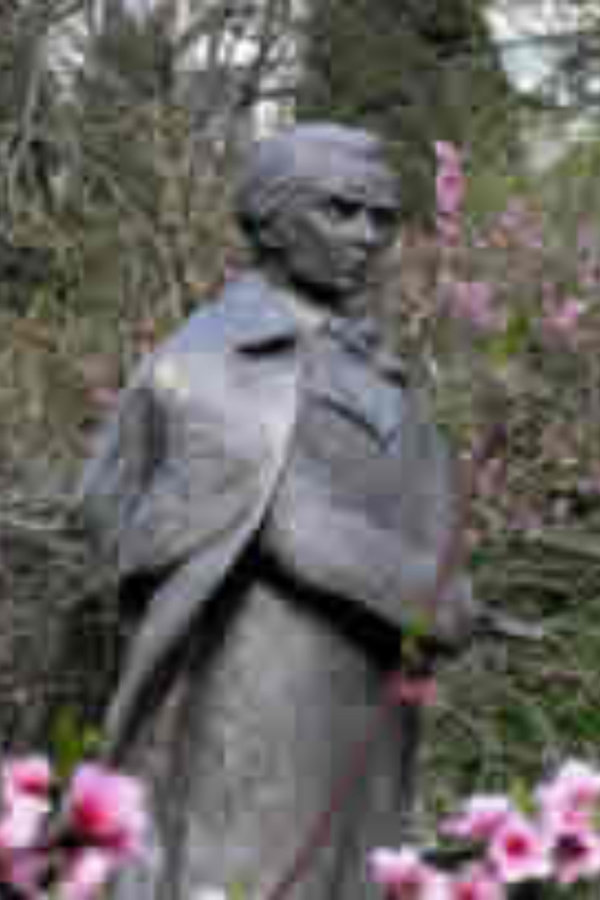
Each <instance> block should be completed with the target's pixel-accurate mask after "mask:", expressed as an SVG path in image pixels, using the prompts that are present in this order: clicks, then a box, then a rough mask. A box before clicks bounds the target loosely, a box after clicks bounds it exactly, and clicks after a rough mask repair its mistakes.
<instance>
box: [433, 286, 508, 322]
mask: <svg viewBox="0 0 600 900" xmlns="http://www.w3.org/2000/svg"><path fill="white" fill-rule="evenodd" d="M443 296H444V298H445V300H446V303H447V305H448V310H449V312H450V315H452V316H453V317H454V318H456V319H464V320H465V321H467V322H470V323H471V324H472V325H474V326H475V327H476V328H478V329H480V330H481V331H493V330H496V329H498V328H501V327H502V326H503V325H504V317H503V316H502V315H501V314H500V313H499V311H498V310H497V309H496V307H495V304H494V287H493V285H492V284H491V283H490V282H489V281H452V282H448V284H447V285H445V286H444V290H443Z"/></svg>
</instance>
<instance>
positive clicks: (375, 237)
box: [355, 210, 380, 248]
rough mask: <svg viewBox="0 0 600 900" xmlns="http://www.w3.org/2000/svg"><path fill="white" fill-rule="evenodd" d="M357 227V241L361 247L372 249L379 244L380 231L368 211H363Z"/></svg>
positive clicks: (357, 219) (357, 218)
mask: <svg viewBox="0 0 600 900" xmlns="http://www.w3.org/2000/svg"><path fill="white" fill-rule="evenodd" d="M355 226H356V239H357V242H358V243H360V244H361V246H363V247H366V248H371V247H376V246H377V245H378V244H379V240H380V236H379V229H378V228H377V224H376V223H375V222H374V221H373V217H372V216H371V215H369V212H368V210H362V211H361V213H360V215H357V217H356V222H355Z"/></svg>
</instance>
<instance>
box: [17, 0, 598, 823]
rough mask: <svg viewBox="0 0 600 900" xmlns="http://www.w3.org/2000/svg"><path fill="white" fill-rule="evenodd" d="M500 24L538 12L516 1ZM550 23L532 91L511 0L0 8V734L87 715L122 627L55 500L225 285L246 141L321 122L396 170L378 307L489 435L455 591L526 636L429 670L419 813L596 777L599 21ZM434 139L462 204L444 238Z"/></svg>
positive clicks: (66, 495) (22, 733)
mask: <svg viewBox="0 0 600 900" xmlns="http://www.w3.org/2000/svg"><path fill="white" fill-rule="evenodd" d="M518 5H519V10H520V11H521V12H522V11H523V9H524V8H525V7H526V6H531V7H532V8H533V16H532V19H531V21H533V22H535V21H537V20H536V13H535V4H533V0H532V2H530V3H520V4H518ZM558 5H559V6H560V7H561V8H563V9H567V12H572V11H573V9H574V7H575V6H577V7H578V9H579V13H580V16H579V18H578V19H577V26H576V27H572V26H571V25H569V26H568V27H567V26H565V25H562V24H561V23H562V22H563V19H562V18H561V17H560V16H559V13H558V12H555V13H554V19H553V20H552V22H554V25H555V28H554V31H553V32H552V35H553V36H552V41H550V43H548V41H547V40H546V39H545V38H544V40H541V39H540V38H539V35H538V36H535V35H534V36H533V37H532V38H531V40H530V41H529V44H528V46H529V51H528V53H529V56H527V54H526V56H525V59H526V63H527V65H529V66H530V67H531V65H532V60H533V61H535V60H536V59H538V58H539V59H542V57H543V60H544V61H545V63H544V66H542V75H541V76H539V77H537V80H536V78H532V77H529V78H528V79H527V78H526V79H524V80H525V81H527V84H526V85H525V86H523V84H522V83H521V81H522V80H523V79H521V80H520V79H519V78H518V77H516V76H515V71H516V70H515V62H514V60H515V58H516V56H518V54H519V53H521V54H522V52H523V46H521V44H520V43H519V42H514V41H512V40H510V41H509V40H507V42H505V43H503V42H502V40H500V39H499V38H498V35H497V33H494V32H492V31H491V29H490V24H489V22H490V19H489V15H488V13H489V12H490V9H491V8H492V7H494V9H496V8H497V9H500V8H501V7H505V6H509V7H510V4H508V0H504V2H502V0H497V2H496V3H495V4H491V3H485V2H483V0H480V2H475V0H406V2H402V3H399V2H398V0H368V2H367V0H305V2H303V3H300V4H299V3H297V2H294V0H254V2H252V0H219V2H217V0H195V2H194V0H188V2H186V3H183V2H180V0H179V2H178V0H155V2H150V0H148V2H145V3H144V2H141V0H140V2H138V3H135V2H134V0H127V2H125V0H104V2H100V0H96V2H95V0H47V2H45V3H44V4H40V3H38V2H35V0H7V2H4V3H3V4H2V6H1V7H0V71H1V78H0V101H1V102H0V367H1V371H2V377H1V380H0V430H1V434H0V485H1V486H2V491H1V494H0V602H1V604H2V611H3V616H4V618H3V625H4V627H3V638H2V642H0V684H1V685H2V687H3V689H4V694H3V696H4V699H5V702H4V704H3V708H2V710H1V711H0V733H1V734H2V736H3V739H4V741H5V742H6V743H12V744H15V743H19V742H20V743H23V742H27V741H30V740H31V739H32V736H33V735H38V736H39V723H40V721H44V722H46V721H47V716H46V711H47V710H48V709H49V708H57V707H61V706H62V707H64V706H65V705H69V704H73V705H75V706H77V707H78V708H81V709H82V710H83V712H84V714H85V715H87V716H89V717H90V718H92V719H97V718H98V716H99V714H100V710H101V707H102V704H103V702H104V699H105V697H106V693H107V691H108V690H109V686H110V684H111V682H112V679H113V678H114V673H115V670H116V668H117V666H118V646H119V642H118V640H117V632H118V631H119V623H118V614H117V605H116V598H115V597H114V596H113V594H114V592H112V591H111V590H110V589H109V588H108V587H107V586H106V584H107V581H106V579H105V573H102V572H100V571H98V569H97V564H96V561H95V560H93V558H91V557H90V552H89V550H88V548H87V547H86V546H85V543H84V542H83V541H82V539H81V536H80V535H79V534H78V532H77V528H76V525H75V524H74V523H73V519H72V516H71V512H72V510H71V500H70V490H71V488H72V485H73V480H74V478H75V477H76V475H77V472H78V471H79V468H80V465H81V460H82V458H83V457H84V456H85V454H86V452H87V450H88V447H89V442H90V439H91V438H92V436H93V434H94V432H95V430H96V428H97V427H98V424H99V422H100V421H102V419H103V418H104V416H105V415H106V414H107V413H108V411H109V410H110V408H111V406H112V405H113V404H114V402H115V399H116V396H117V394H118V390H119V388H120V386H121V385H122V384H123V382H124V380H125V379H126V377H127V375H128V373H129V372H130V371H131V368H132V366H133V365H134V364H135V362H136V360H137V359H138V358H139V357H140V356H141V355H143V354H144V353H146V352H148V351H149V350H151V349H152V347H153V346H154V344H155V343H156V342H157V341H158V340H160V339H161V338H162V337H163V336H164V335H166V334H167V333H168V332H169V331H170V330H171V329H172V328H173V327H174V326H175V325H176V324H177V323H178V322H179V321H181V319H182V318H183V317H184V316H185V315H186V314H188V313H189V312H190V311H191V310H192V309H193V308H195V307H196V306H197V305H199V304H201V303H203V302H207V301H208V300H209V299H210V298H211V297H212V296H214V294H215V293H216V291H217V289H218V287H219V285H220V284H221V283H222V282H223V280H224V279H225V278H227V277H229V276H230V274H231V273H232V272H234V271H236V270H237V269H238V268H239V267H241V266H243V265H244V264H245V258H244V249H243V247H242V246H241V244H240V241H239V238H238V235H237V232H236V229H235V227H234V225H233V223H232V219H231V213H230V203H229V201H230V195H231V187H232V184H233V181H234V177H235V171H236V170H237V166H238V164H239V161H240V158H241V157H242V156H243V153H244V151H245V149H246V147H247V146H248V144H249V142H251V141H252V140H253V139H254V138H255V137H256V136H258V135H260V134H263V133H265V132H268V131H269V130H271V129H273V128H274V127H276V126H277V125H280V124H286V123H288V122H290V121H294V120H295V119H298V118H300V119H305V118H315V117H319V118H333V119H337V120H340V121H343V122H347V123H355V124H360V125H365V126H367V127H371V128H375V129H376V130H378V131H380V132H381V133H382V134H384V135H385V137H386V138H387V140H388V141H389V144H390V148H391V154H392V158H393V160H394V162H395V164H396V165H397V166H398V168H399V169H400V171H401V172H402V173H403V174H404V176H405V184H406V199H407V205H406V216H405V223H404V231H403V237H402V241H401V247H400V244H399V248H397V250H398V252H397V253H396V254H395V255H392V257H391V259H390V260H389V261H388V263H387V265H386V268H385V273H384V274H385V276H386V277H385V278H384V279H383V278H382V279H381V282H380V284H379V285H378V284H375V285H374V288H373V290H374V293H375V294H376V297H375V302H376V303H377V304H378V309H379V311H380V313H381V316H382V319H383V321H384V323H385V328H386V333H387V337H388V340H389V343H390V345H391V346H392V347H393V348H394V349H397V350H399V351H400V352H402V353H403V354H404V355H405V356H406V357H407V358H408V360H409V362H410V363H411V364H413V368H414V371H415V378H418V379H420V380H421V381H422V383H423V384H424V386H425V387H426V389H427V392H428V394H429V396H430V397H431V398H432V402H433V403H434V404H435V406H436V408H437V412H438V416H439V418H440V420H441V421H442V422H443V423H445V427H448V428H449V429H450V430H451V431H452V433H453V435H454V437H455V439H456V440H457V442H458V443H459V446H460V447H461V448H462V449H463V450H464V451H465V452H468V451H469V449H470V448H471V447H472V446H473V445H474V444H476V443H477V441H478V440H480V439H481V437H482V435H485V433H486V430H487V429H489V428H492V427H495V426H498V425H501V426H502V434H503V442H502V446H501V448H500V449H499V451H498V452H497V454H496V455H495V457H494V459H493V460H491V461H490V464H489V466H488V467H487V468H486V469H485V471H482V472H481V473H480V478H479V481H478V485H477V487H478V491H477V496H476V498H475V503H474V509H473V521H472V523H471V526H470V530H471V535H470V536H471V541H472V565H473V571H474V576H475V581H476V586H477V590H478V593H479V594H480V595H481V596H482V598H483V599H485V601H486V602H489V603H490V604H493V605H495V607H496V608H498V609H502V610H503V611H507V612H509V613H510V614H511V615H514V616H517V617H519V618H524V619H525V620H527V621H531V622H535V623H536V624H541V625H542V627H543V629H544V632H545V637H544V638H543V639H539V640H538V639H533V638H532V637H524V636H522V635H521V636H514V637H512V638H511V637H509V638H506V639H505V640H500V641H498V640H495V641H492V642H490V641H488V642H485V641H483V642H482V643H481V644H480V645H478V646H476V647H475V648H474V649H473V650H472V652H470V653H469V654H468V655H467V657H466V658H464V659H462V660H460V661H457V662H456V663H455V664H453V665H452V666H451V667H450V668H449V670H448V674H447V678H446V680H445V681H444V702H443V703H442V704H441V706H440V709H439V711H438V712H437V713H435V714H434V721H433V723H432V727H433V729H434V730H435V731H436V733H437V732H438V731H439V732H440V733H441V734H442V736H443V737H444V739H443V740H435V741H432V742H431V750H430V757H431V758H430V760H429V765H430V771H432V772H434V773H435V774H436V775H439V774H440V773H441V777H439V778H434V779H432V780H430V782H428V783H430V784H431V788H430V790H429V791H428V797H427V803H428V804H429V808H430V809H432V810H435V809H437V808H438V807H439V806H441V805H444V804H445V803H446V802H449V801H450V800H451V799H452V797H453V796H456V794H457V793H459V792H463V791H465V790H467V789H468V790H472V789H474V788H476V787H477V788H481V787H483V786H485V787H487V788H491V787H506V786H507V784H509V783H510V781H511V779H513V778H528V777H530V776H531V777H537V776H538V775H539V774H540V772H541V771H542V770H543V769H544V768H545V767H547V766H548V765H550V764H552V763H553V762H556V761H557V760H558V759H560V758H561V757H563V756H564V755H565V754H566V753H579V754H582V755H587V756H588V757H592V758H593V757H597V754H598V749H597V748H598V738H599V737H600V719H599V718H598V711H597V700H596V698H597V695H598V690H599V687H600V672H599V671H598V662H597V661H598V659H599V658H600V654H599V650H600V625H599V622H600V616H599V615H598V612H599V611H600V610H599V603H600V598H599V594H600V454H599V452H598V448H599V446H600V444H599V439H600V313H599V305H598V304H599V295H600V240H599V238H598V228H599V222H600V196H599V187H598V185H599V183H600V182H599V180H598V167H599V164H600V132H599V130H598V125H599V118H598V112H599V106H598V103H600V97H599V94H600V92H599V91H598V89H597V88H598V83H597V73H596V68H595V67H596V65H597V63H596V59H597V53H596V52H595V49H597V42H598V39H599V38H600V31H599V28H598V21H597V18H598V17H597V10H595V9H594V6H595V4H593V3H589V4H585V3H583V2H581V3H575V2H574V0H573V2H567V0H563V2H562V3H561V4H558ZM509 11H510V10H509ZM513 11H514V10H513ZM552 22H551V23H550V24H552ZM544 41H545V42H544ZM525 49H527V48H526V47H525ZM548 60H549V61H550V62H548ZM527 65H525V69H527ZM521 70H523V64H522V63H521ZM440 140H441V141H446V142H453V143H454V144H456V145H457V146H458V147H459V148H460V150H461V166H462V173H463V175H464V178H465V184H466V196H465V198H464V203H463V204H462V208H461V211H460V222H459V229H458V232H457V234H456V235H455V238H454V240H453V241H452V242H450V243H447V242H446V243H444V242H443V241H440V240H439V235H437V233H436V216H435V213H436V209H435V188H436V185H435V172H436V159H435V153H434V144H435V142H436V141H440ZM474 285H475V287H473V286H474ZM477 285H479V287H477ZM481 285H483V286H484V287H483V288H482V287H481ZM486 286H487V287H486ZM482 296H483V297H484V298H487V299H485V300H482ZM477 298H479V300H478V299H477ZM571 301H573V302H571ZM477 303H479V307H477ZM482 303H483V304H484V306H485V309H484V310H483V312H484V313H485V310H487V319H486V317H485V315H484V316H483V319H482V318H481V314H482V306H481V304H482ZM486 304H487V306H486ZM569 304H570V305H569ZM567 312H568V315H567ZM561 315H562V319H561ZM569 315H570V316H571V318H570V319H569ZM478 316H479V318H478ZM565 322H566V324H565ZM561 323H562V324H561ZM103 585H104V587H103ZM74 636H75V637H74ZM75 646H76V647H77V648H78V650H77V651H74V650H73V647H75ZM65 648H67V650H68V653H67V655H65ZM69 648H70V649H69ZM90 673H92V674H93V677H90ZM457 698H460V703H457V702H456V700H457ZM465 738H467V740H465Z"/></svg>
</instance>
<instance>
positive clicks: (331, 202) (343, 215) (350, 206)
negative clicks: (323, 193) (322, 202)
mask: <svg viewBox="0 0 600 900" xmlns="http://www.w3.org/2000/svg"><path fill="white" fill-rule="evenodd" d="M361 208H362V207H361V204H360V203H357V202H356V200H350V199H348V198H347V197H329V198H328V199H327V203H326V209H327V212H328V213H329V215H330V216H331V217H332V218H335V219H351V218H353V216H356V215H357V214H358V213H359V212H360V210H361Z"/></svg>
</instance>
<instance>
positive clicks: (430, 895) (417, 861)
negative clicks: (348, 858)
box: [369, 847, 449, 900]
mask: <svg viewBox="0 0 600 900" xmlns="http://www.w3.org/2000/svg"><path fill="white" fill-rule="evenodd" d="M369 871H370V874H371V877H372V879H373V881H374V882H375V884H377V885H379V886H380V887H382V888H384V890H385V891H386V892H387V894H388V895H389V896H390V897H393V898H394V900H448V897H449V893H448V891H449V882H448V879H447V878H446V877H445V876H443V875H442V874H441V873H440V872H438V871H437V870H436V869H434V868H433V867H432V866H429V865H428V864H427V863H426V862H424V861H423V859H422V858H421V856H420V855H419V854H418V853H417V852H416V850H413V849H411V848H410V847H403V848H401V849H400V850H388V849H385V848H379V849H377V850H373V851H372V853H371V854H370V857H369Z"/></svg>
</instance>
